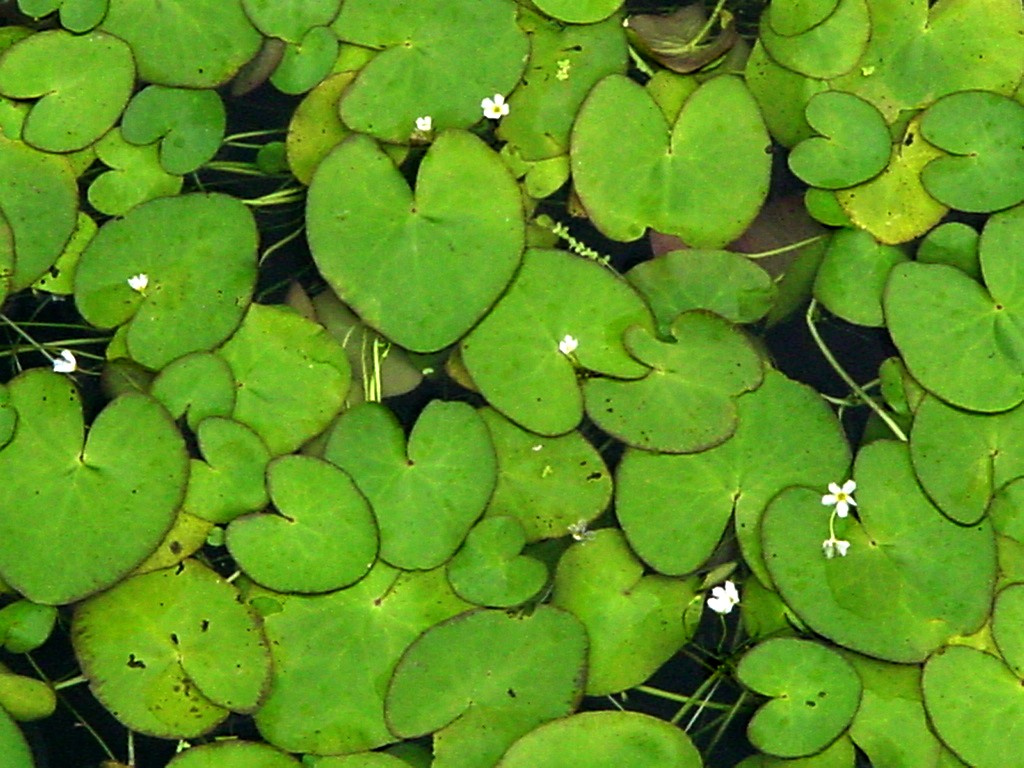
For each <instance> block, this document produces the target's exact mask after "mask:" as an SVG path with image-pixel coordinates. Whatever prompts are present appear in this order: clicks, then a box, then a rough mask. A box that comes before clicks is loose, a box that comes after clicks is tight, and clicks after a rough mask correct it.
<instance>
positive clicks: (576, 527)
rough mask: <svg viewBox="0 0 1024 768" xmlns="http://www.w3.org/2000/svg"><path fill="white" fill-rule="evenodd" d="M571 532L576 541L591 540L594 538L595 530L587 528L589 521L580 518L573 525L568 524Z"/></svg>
mask: <svg viewBox="0 0 1024 768" xmlns="http://www.w3.org/2000/svg"><path fill="white" fill-rule="evenodd" d="M568 528H569V533H571V534H572V537H573V538H574V539H576V541H591V540H592V539H593V538H594V532H593V531H588V530H587V521H586V520H578V521H576V522H575V523H573V524H572V525H570V526H568Z"/></svg>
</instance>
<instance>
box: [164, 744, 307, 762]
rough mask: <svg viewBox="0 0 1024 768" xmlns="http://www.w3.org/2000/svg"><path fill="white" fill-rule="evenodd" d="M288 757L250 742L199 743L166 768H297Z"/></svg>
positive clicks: (267, 747) (265, 745)
mask: <svg viewBox="0 0 1024 768" xmlns="http://www.w3.org/2000/svg"><path fill="white" fill-rule="evenodd" d="M300 765H301V764H300V763H299V761H298V760H296V759H295V758H294V757H292V756H291V755H288V754H286V753H284V752H281V751H280V750H278V749H274V748H273V747H271V746H269V745H267V744H260V743H258V742H253V741H222V742H220V743H216V742H214V743H210V744H198V745H196V746H193V747H190V748H188V749H186V750H185V751H184V752H180V753H178V754H177V755H176V756H175V757H174V758H173V759H172V760H171V762H169V763H168V764H167V768H299V767H300Z"/></svg>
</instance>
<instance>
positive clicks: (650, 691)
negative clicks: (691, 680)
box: [632, 685, 729, 710]
mask: <svg viewBox="0 0 1024 768" xmlns="http://www.w3.org/2000/svg"><path fill="white" fill-rule="evenodd" d="M632 690H634V691H639V692H640V693H646V694H647V695H649V696H657V697H658V698H659V699H665V701H672V702H675V703H676V704H687V705H692V704H698V705H701V706H706V707H708V708H710V709H721V710H726V709H729V705H728V704H719V703H718V702H714V701H708V702H705V701H701V700H700V699H699V698H698V697H695V696H685V695H683V694H681V693H672V691H663V690H661V689H660V688H655V687H653V686H650V685H638V686H636V687H634V688H633V689H632Z"/></svg>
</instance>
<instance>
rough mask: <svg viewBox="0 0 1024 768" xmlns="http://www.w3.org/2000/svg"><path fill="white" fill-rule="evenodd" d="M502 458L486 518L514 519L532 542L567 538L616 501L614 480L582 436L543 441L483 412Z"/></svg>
mask: <svg viewBox="0 0 1024 768" xmlns="http://www.w3.org/2000/svg"><path fill="white" fill-rule="evenodd" d="M480 416H481V417H483V420H484V423H486V424H487V429H488V430H489V431H490V433H491V440H492V442H493V443H494V450H495V453H496V454H497V457H498V482H497V485H496V486H495V487H494V493H493V495H492V496H491V500H490V502H489V503H488V505H487V511H486V515H487V516H488V517H490V516H496V517H501V516H512V517H515V518H516V519H517V520H519V522H520V523H521V524H522V526H523V529H524V530H525V531H526V539H527V541H537V540H539V539H553V538H559V537H561V536H565V534H566V531H567V530H568V528H569V526H570V525H575V524H578V523H579V522H580V521H581V520H583V521H584V522H585V523H586V522H590V521H591V520H593V519H594V518H596V517H597V516H598V515H599V514H601V512H603V511H604V510H605V508H606V507H607V506H608V502H609V501H611V497H612V476H611V473H610V472H609V471H608V467H607V466H605V463H604V459H603V458H602V457H601V454H600V453H598V451H597V449H596V448H594V446H593V445H591V444H590V443H589V442H587V440H586V438H584V437H583V435H581V434H580V433H579V432H575V431H574V432H569V433H568V434H565V435H560V436H558V437H542V436H540V435H537V434H534V433H533V432H528V431H527V430H525V429H523V428H522V427H520V426H518V425H516V424H515V423H513V422H511V421H509V420H508V419H506V418H505V417H503V416H502V415H501V414H499V413H498V412H497V411H494V410H492V409H490V408H484V409H482V410H481V411H480Z"/></svg>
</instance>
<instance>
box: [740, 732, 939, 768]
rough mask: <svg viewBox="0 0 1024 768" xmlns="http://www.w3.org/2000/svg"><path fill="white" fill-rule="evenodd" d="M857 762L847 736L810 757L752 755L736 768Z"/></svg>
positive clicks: (834, 766) (826, 767) (834, 767)
mask: <svg viewBox="0 0 1024 768" xmlns="http://www.w3.org/2000/svg"><path fill="white" fill-rule="evenodd" d="M856 762H857V755H856V750H855V749H854V747H853V742H851V741H850V739H849V738H848V737H847V736H841V737H840V738H838V739H836V740H835V741H833V742H832V744H831V745H830V746H828V747H827V748H826V749H824V750H823V751H821V752H819V753H817V754H816V755H811V756H810V757H797V758H794V759H792V760H787V759H785V758H782V757H772V756H770V755H764V754H758V755H751V756H750V757H748V758H746V759H744V760H742V761H741V762H739V763H737V764H736V768H855V766H856ZM943 768H946V767H945V766H944V767H943ZM949 768H957V767H955V766H949Z"/></svg>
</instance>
